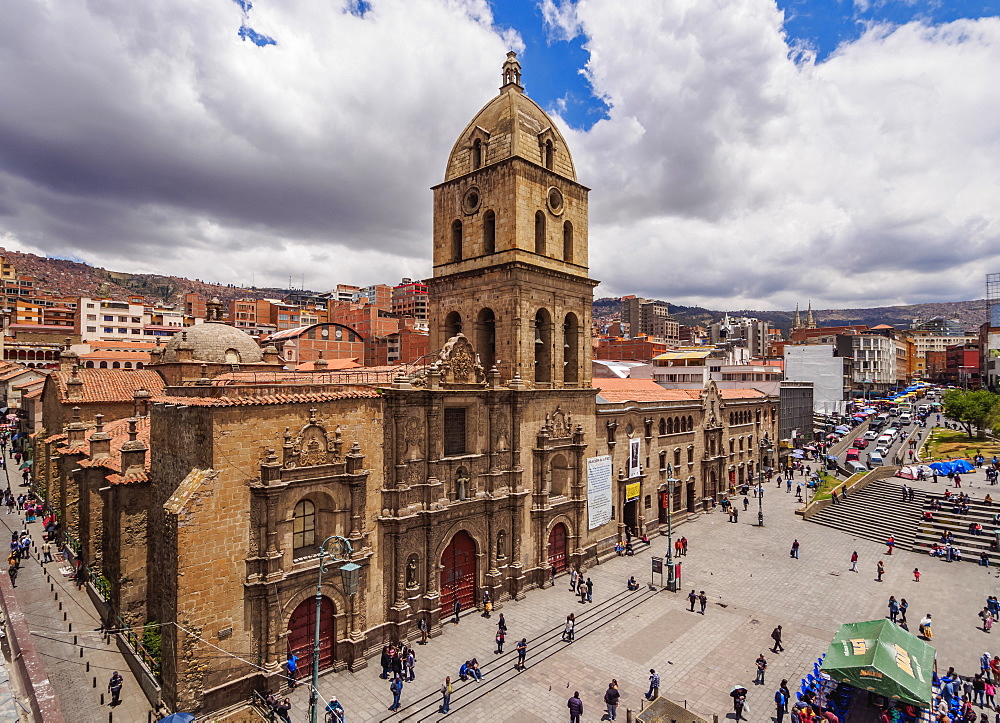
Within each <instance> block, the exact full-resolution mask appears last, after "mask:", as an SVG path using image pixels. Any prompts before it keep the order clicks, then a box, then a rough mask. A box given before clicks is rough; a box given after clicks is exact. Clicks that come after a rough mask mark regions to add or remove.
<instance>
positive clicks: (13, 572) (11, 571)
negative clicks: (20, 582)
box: [7, 563, 17, 587]
mask: <svg viewBox="0 0 1000 723" xmlns="http://www.w3.org/2000/svg"><path fill="white" fill-rule="evenodd" d="M7 574H8V575H10V586H11V587H17V565H15V564H13V563H11V565H10V567H8V568H7Z"/></svg>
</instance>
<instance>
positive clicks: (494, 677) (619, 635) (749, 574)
mask: <svg viewBox="0 0 1000 723" xmlns="http://www.w3.org/2000/svg"><path fill="white" fill-rule="evenodd" d="M982 479H983V476H982V474H981V473H977V474H975V475H969V476H968V477H967V478H966V482H965V487H966V488H969V485H970V483H971V484H972V485H975V486H973V487H972V488H970V492H971V493H972V494H973V495H975V496H977V497H982V495H983V494H985V493H984V492H983V491H982V488H981V485H982V481H981V480H982ZM898 483H899V484H900V485H901V484H902V482H901V481H899V482H898ZM925 486H926V488H927V489H933V488H934V487H935V486H934V485H932V484H931V483H929V482H928V483H926V485H925ZM936 487H937V488H943V487H944V485H943V484H938V485H937V486H936ZM977 490H978V494H977ZM751 503H752V505H751V508H750V509H749V510H748V512H747V513H745V514H741V515H740V522H739V524H731V523H729V522H728V519H727V517H726V515H725V514H723V513H722V512H721V510H720V511H716V512H714V513H711V514H704V515H698V516H696V517H694V518H693V519H692V520H691V521H690V522H688V523H685V524H683V525H680V526H678V528H677V534H678V535H681V534H683V535H685V536H687V538H688V540H689V543H690V553H689V555H688V556H687V557H685V558H682V562H683V566H682V576H683V578H682V588H683V590H682V591H681V592H678V593H670V592H665V591H663V592H658V593H655V594H654V593H652V592H650V591H649V590H648V589H647V588H646V586H645V584H646V583H648V582H649V580H650V557H651V556H652V554H654V553H656V554H663V553H664V552H665V550H666V537H659V538H653V545H652V550H646V551H643V552H639V553H638V554H637V555H636V556H635V557H631V558H629V557H621V558H615V559H613V560H610V561H609V562H606V563H605V564H602V565H599V566H596V567H594V568H591V569H590V570H588V571H587V575H588V576H590V577H591V578H592V579H593V582H594V602H593V603H592V604H589V605H581V604H580V603H579V602H577V601H576V598H575V597H574V596H573V595H572V594H571V593H570V592H569V590H568V577H566V576H562V577H560V578H558V579H557V582H556V585H555V587H554V588H548V589H545V590H533V591H530V592H528V594H527V597H526V598H525V599H524V600H522V601H520V602H507V603H505V604H504V607H503V608H502V610H500V611H498V612H503V613H504V615H505V618H506V620H507V624H508V628H509V633H508V637H507V643H506V645H505V653H504V655H503V656H496V655H494V654H493V649H494V647H495V646H494V643H493V635H494V632H495V630H496V627H495V626H496V618H497V612H495V613H494V615H493V618H492V619H489V620H487V619H484V618H482V617H480V616H479V614H477V613H471V614H469V615H465V616H463V617H462V621H461V623H460V624H459V625H457V626H456V625H454V624H446V625H445V626H444V632H443V634H442V635H441V636H439V637H437V638H433V639H432V640H431V641H430V642H429V644H428V645H426V646H417V667H416V671H417V679H416V681H414V682H413V683H407V684H406V686H405V689H404V692H403V696H402V705H403V707H402V709H401V710H400V711H399V713H397V714H395V715H393V714H391V713H389V712H388V711H387V708H388V705H389V703H390V702H391V696H390V694H389V685H388V682H387V681H384V680H381V679H380V678H379V672H380V669H379V667H378V660H377V658H376V659H374V660H373V661H371V662H370V664H369V667H368V668H367V669H365V670H362V671H360V672H358V673H356V674H352V673H337V674H329V675H326V676H323V677H322V678H321V681H320V691H321V694H322V695H323V697H324V698H328V697H329V696H331V695H336V696H337V697H338V699H339V700H340V701H341V702H343V703H344V705H345V706H346V709H347V712H348V720H350V721H362V720H365V721H369V720H427V719H431V720H437V719H440V718H442V717H443V716H440V715H438V714H437V713H436V711H437V707H438V705H439V703H440V696H439V695H438V693H437V691H438V689H439V688H440V686H441V683H442V682H443V681H444V677H445V676H446V675H450V676H451V677H452V680H453V682H454V683H455V693H454V695H453V698H452V714H451V716H450V718H451V719H453V720H460V721H466V720H474V721H512V722H513V721H556V720H567V719H568V710H567V708H566V701H567V699H568V698H569V696H570V695H571V694H572V693H573V692H574V691H575V690H578V691H580V695H581V698H582V700H583V703H584V706H585V713H584V716H583V719H584V720H591V721H596V720H600V719H601V717H602V715H606V714H605V711H604V704H603V695H604V691H605V690H606V688H607V685H608V683H609V681H610V680H611V678H617V680H618V682H619V686H620V690H621V692H622V699H621V706H622V707H621V708H620V709H619V719H620V720H624V711H625V708H626V707H627V708H631V709H632V710H634V711H638V710H640V709H641V708H642V705H643V702H644V701H643V694H644V693H645V692H646V690H647V686H648V677H649V669H650V668H655V669H656V670H657V671H658V672H659V673H660V674H661V677H662V684H661V688H660V692H661V694H662V695H666V696H668V697H670V698H672V699H673V700H676V701H679V702H686V704H687V706H688V707H689V708H690V709H692V710H693V711H695V712H697V713H699V714H701V715H704V716H706V717H708V718H709V719H711V717H712V714H718V715H719V717H720V719H723V718H724V717H725V716H726V715H727V714H729V715H732V713H731V711H732V707H731V702H732V700H731V699H730V698H729V696H728V692H729V690H730V689H731V688H732V687H733V685H735V684H744V685H746V686H747V687H748V688H749V690H750V693H749V696H748V703H749V713H745V715H746V716H747V717H748V719H749V720H752V721H769V720H771V716H772V715H773V705H772V703H771V700H772V696H773V694H774V689H775V687H776V685H777V683H778V682H779V681H780V680H781V678H788V679H789V682H790V685H791V686H792V687H793V689H795V688H796V687H797V685H798V681H799V679H800V678H801V677H802V676H803V675H804V674H805V673H806V672H809V669H810V668H811V665H812V662H813V661H814V660H815V659H816V658H817V657H818V656H819V655H821V654H822V653H823V652H824V651H825V650H826V647H827V645H828V643H829V641H830V639H831V638H832V637H833V635H834V633H835V632H836V631H837V628H838V627H839V625H840V624H841V623H844V622H849V621H857V620H869V619H875V618H880V617H884V616H885V614H886V601H887V600H888V597H889V595H895V596H896V598H897V599H899V598H906V599H907V601H908V602H909V603H910V608H909V614H908V619H909V621H910V627H911V629H914V630H915V629H916V621H918V620H919V619H920V618H921V617H922V616H923V615H924V613H927V612H930V613H932V614H933V617H934V630H935V637H934V641H933V644H934V645H935V647H936V648H937V650H938V660H939V664H940V665H942V666H944V667H947V666H949V665H954V666H955V667H956V668H957V669H958V670H959V671H960V672H962V673H966V674H970V675H971V674H972V673H974V672H977V671H978V664H977V660H978V657H979V656H980V655H981V654H982V653H983V652H984V651H991V652H997V651H995V650H993V649H994V648H996V647H998V646H1000V641H998V642H997V643H994V642H993V637H994V636H992V635H991V634H987V633H985V632H983V631H982V629H981V628H978V627H977V624H978V622H979V619H978V618H977V617H976V613H977V612H978V611H979V610H980V609H981V608H982V606H983V604H984V600H985V598H986V596H987V595H988V594H994V593H996V592H997V584H996V583H997V579H996V577H995V576H994V574H993V573H994V572H995V571H994V569H993V568H991V569H990V570H989V571H987V570H985V569H984V568H982V567H979V566H977V565H975V564H971V563H967V562H966V563H945V562H942V561H940V560H932V559H931V558H929V557H928V556H927V555H925V554H916V553H911V552H905V551H897V552H896V553H895V554H894V555H892V556H891V557H889V556H887V555H885V554H884V552H885V546H884V545H880V544H876V543H874V542H870V541H867V540H861V539H858V538H854V537H851V536H849V535H845V534H843V533H840V532H838V531H836V530H832V529H830V528H826V527H821V526H819V525H814V524H811V523H808V522H804V521H803V520H802V519H801V518H800V517H798V516H797V515H795V514H794V510H795V508H796V503H795V501H794V494H787V493H786V492H785V491H784V489H782V490H781V491H780V492H779V491H777V490H776V489H775V486H774V485H773V484H772V485H769V486H768V487H767V489H766V494H765V497H764V513H765V527H764V528H758V527H757V526H756V524H755V523H756V517H757V515H756V506H757V501H756V500H755V499H753V498H751ZM887 514H891V510H890V511H887ZM793 539H798V540H799V542H800V544H801V548H800V558H799V559H797V560H796V559H792V558H791V557H790V556H789V549H790V546H791V543H792V540H793ZM854 550H857V552H858V554H859V556H860V564H859V569H860V572H858V573H852V572H849V567H850V556H851V552H852V551H854ZM879 559H881V560H883V562H884V563H885V566H886V574H885V576H884V579H883V582H881V583H879V582H877V581H876V579H875V566H876V562H877V561H878V560H879ZM914 567H919V568H920V570H921V572H922V578H921V581H920V582H919V583H916V582H914V581H913V576H912V571H913V568H914ZM629 575H635V576H636V579H637V580H639V581H640V582H641V583H643V588H642V589H641V590H640V592H638V593H632V594H631V595H629V594H628V593H626V592H625V582H626V580H627V579H628V577H629ZM692 588H694V589H696V590H705V592H706V593H707V595H708V597H709V605H708V609H707V610H706V614H705V615H704V616H702V615H700V614H698V613H690V612H688V610H687V600H686V593H687V592H688V591H689V590H690V589H692ZM615 596H618V597H619V598H620V600H619V601H617V602H616V601H613V600H611V598H613V597H615ZM633 604H634V606H633ZM602 605H603V606H605V607H607V608H608V609H609V610H617V608H619V607H623V608H627V609H626V610H624V611H623V612H620V613H613V612H604V611H603V610H602V609H599V608H600V606H602ZM591 609H593V610H594V613H593V614H589V613H588V611H590V610H591ZM571 612H573V613H576V614H577V616H578V617H579V616H581V615H583V616H584V619H583V620H582V621H580V623H579V627H578V638H577V641H576V642H574V643H572V644H566V643H561V642H559V632H558V631H559V630H560V629H561V626H562V623H563V621H564V620H565V618H566V615H568V614H569V613H571ZM602 623H603V624H602ZM776 625H781V626H782V629H783V632H784V646H785V651H784V652H782V653H779V654H773V653H771V652H770V647H771V639H770V634H771V631H772V630H773V629H774V627H775V626H776ZM522 637H527V638H528V641H529V643H530V644H531V645H529V653H528V664H529V667H528V669H527V670H526V671H524V672H522V673H516V672H514V671H513V670H512V668H513V661H514V658H515V653H513V652H508V651H513V649H514V645H515V643H516V641H517V640H520V639H521V638H522ZM536 639H537V640H536ZM761 652H763V653H764V655H765V657H766V658H767V660H768V670H767V677H766V684H765V685H764V686H755V685H753V680H754V675H755V674H754V660H755V659H756V657H757V655H758V654H759V653H761ZM472 657H476V658H478V660H479V662H480V663H481V664H482V665H483V666H484V668H485V672H486V678H485V680H484V681H483V682H482V683H475V682H467V683H462V682H457V680H458V668H459V666H460V665H461V663H462V662H463V661H464V660H467V659H469V658H472ZM306 687H307V686H301V687H300V688H299V689H297V690H296V691H295V692H294V693H292V699H293V702H294V704H295V709H294V710H293V711H292V713H293V720H295V721H300V720H307V717H306V709H307V702H308V693H307V690H306Z"/></svg>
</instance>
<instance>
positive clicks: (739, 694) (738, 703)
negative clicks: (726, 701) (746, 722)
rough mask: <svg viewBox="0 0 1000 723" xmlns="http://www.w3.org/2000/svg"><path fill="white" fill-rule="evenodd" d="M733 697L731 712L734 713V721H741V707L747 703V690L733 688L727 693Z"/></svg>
mask: <svg viewBox="0 0 1000 723" xmlns="http://www.w3.org/2000/svg"><path fill="white" fill-rule="evenodd" d="M729 695H731V696H732V697H733V712H735V713H736V720H743V706H744V705H746V702H747V689H746V688H734V689H733V690H731V691H730V692H729Z"/></svg>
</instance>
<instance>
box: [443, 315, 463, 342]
mask: <svg viewBox="0 0 1000 723" xmlns="http://www.w3.org/2000/svg"><path fill="white" fill-rule="evenodd" d="M460 333H462V315H461V314H459V313H458V312H457V311H452V312H449V313H448V316H446V317H444V336H445V338H446V339H451V337H453V336H457V335H458V334H460Z"/></svg>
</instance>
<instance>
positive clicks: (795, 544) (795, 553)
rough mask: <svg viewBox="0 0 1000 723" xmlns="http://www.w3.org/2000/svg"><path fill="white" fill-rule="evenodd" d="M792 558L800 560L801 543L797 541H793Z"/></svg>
mask: <svg viewBox="0 0 1000 723" xmlns="http://www.w3.org/2000/svg"><path fill="white" fill-rule="evenodd" d="M791 556H792V557H794V558H795V559H796V560H798V559H799V541H798V540H797V539H796V540H792V552H791Z"/></svg>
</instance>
